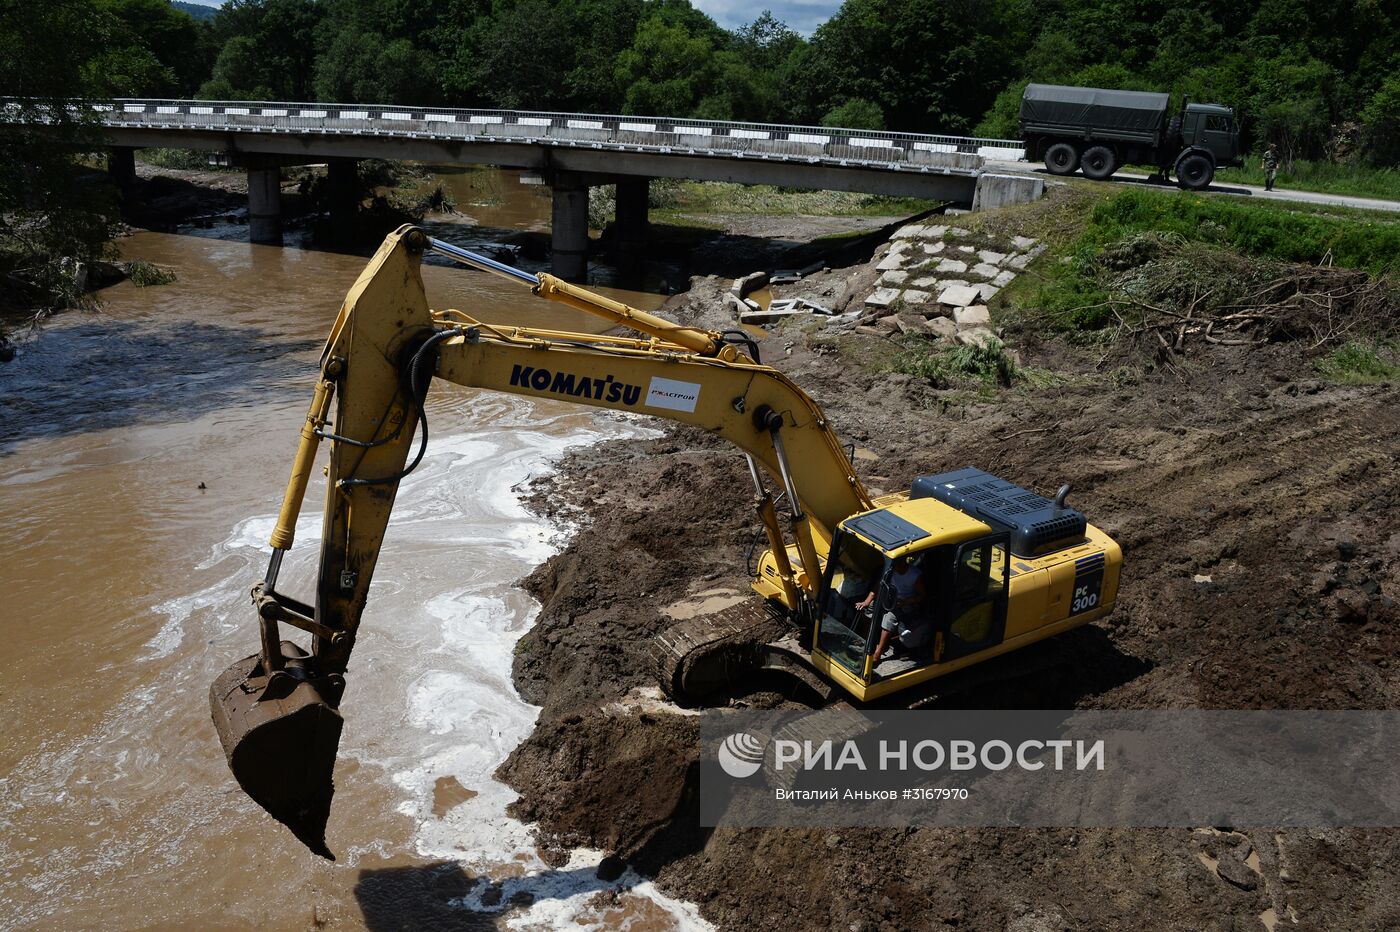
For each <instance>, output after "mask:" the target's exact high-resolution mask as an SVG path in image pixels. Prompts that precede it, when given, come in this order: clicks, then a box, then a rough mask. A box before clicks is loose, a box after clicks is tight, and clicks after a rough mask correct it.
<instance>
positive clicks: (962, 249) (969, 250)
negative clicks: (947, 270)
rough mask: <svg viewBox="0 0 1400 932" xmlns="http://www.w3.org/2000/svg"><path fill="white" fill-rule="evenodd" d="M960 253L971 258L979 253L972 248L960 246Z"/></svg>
mask: <svg viewBox="0 0 1400 932" xmlns="http://www.w3.org/2000/svg"><path fill="white" fill-rule="evenodd" d="M958 252H962V253H966V254H967V255H969V256H970V255H972V254H973V253H975V252H977V250H975V249H973V248H972V247H971V246H959V247H958Z"/></svg>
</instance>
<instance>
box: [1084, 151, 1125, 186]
mask: <svg viewBox="0 0 1400 932" xmlns="http://www.w3.org/2000/svg"><path fill="white" fill-rule="evenodd" d="M1079 169H1080V171H1082V172H1084V177H1085V178H1091V179H1093V180H1094V181H1107V180H1108V179H1109V178H1112V177H1113V173H1114V172H1116V171H1117V170H1118V156H1116V155H1114V154H1113V150H1112V149H1110V148H1109V147H1108V146H1090V147H1089V148H1088V149H1085V150H1084V158H1083V159H1082V160H1081V162H1080V165H1079Z"/></svg>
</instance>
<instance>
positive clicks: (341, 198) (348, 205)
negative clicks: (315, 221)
mask: <svg viewBox="0 0 1400 932" xmlns="http://www.w3.org/2000/svg"><path fill="white" fill-rule="evenodd" d="M359 164H360V160H359V159H327V160H326V185H327V194H328V196H329V199H330V213H331V225H332V226H334V227H335V228H336V229H337V230H339V231H342V232H343V231H345V230H346V229H347V226H348V225H349V224H351V223H353V222H354V220H355V211H356V209H357V208H358V207H359V203H358V201H359V198H358V195H359V193H360V178H359V171H358V168H359Z"/></svg>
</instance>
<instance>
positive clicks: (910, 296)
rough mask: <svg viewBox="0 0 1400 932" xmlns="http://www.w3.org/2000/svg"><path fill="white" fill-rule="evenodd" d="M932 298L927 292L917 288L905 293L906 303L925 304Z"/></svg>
mask: <svg viewBox="0 0 1400 932" xmlns="http://www.w3.org/2000/svg"><path fill="white" fill-rule="evenodd" d="M930 297H932V296H931V295H930V294H929V293H928V292H927V291H920V290H919V289H917V288H910V289H909V290H908V291H906V292H904V303H905V304H923V303H924V302H925V301H927V300H928V299H929V298H930Z"/></svg>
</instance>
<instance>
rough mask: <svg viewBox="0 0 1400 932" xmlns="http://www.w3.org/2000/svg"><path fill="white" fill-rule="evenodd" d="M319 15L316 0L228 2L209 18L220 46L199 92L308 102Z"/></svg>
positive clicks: (322, 12)
mask: <svg viewBox="0 0 1400 932" xmlns="http://www.w3.org/2000/svg"><path fill="white" fill-rule="evenodd" d="M324 16H325V7H324V5H323V4H322V3H320V2H317V0H229V2H227V3H225V4H224V6H223V7H221V8H220V9H219V13H218V15H217V16H215V17H214V23H213V34H214V36H215V38H216V40H217V41H218V42H219V43H220V50H219V54H218V57H217V59H216V60H215V62H214V69H213V74H212V75H211V76H210V79H209V80H208V81H207V82H205V84H204V85H203V86H201V87H200V90H199V95H200V96H201V97H204V98H209V99H249V100H310V99H311V98H312V97H313V95H314V93H315V88H314V85H315V74H316V52H317V39H318V37H319V35H320V27H321V23H322V20H323V18H324Z"/></svg>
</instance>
